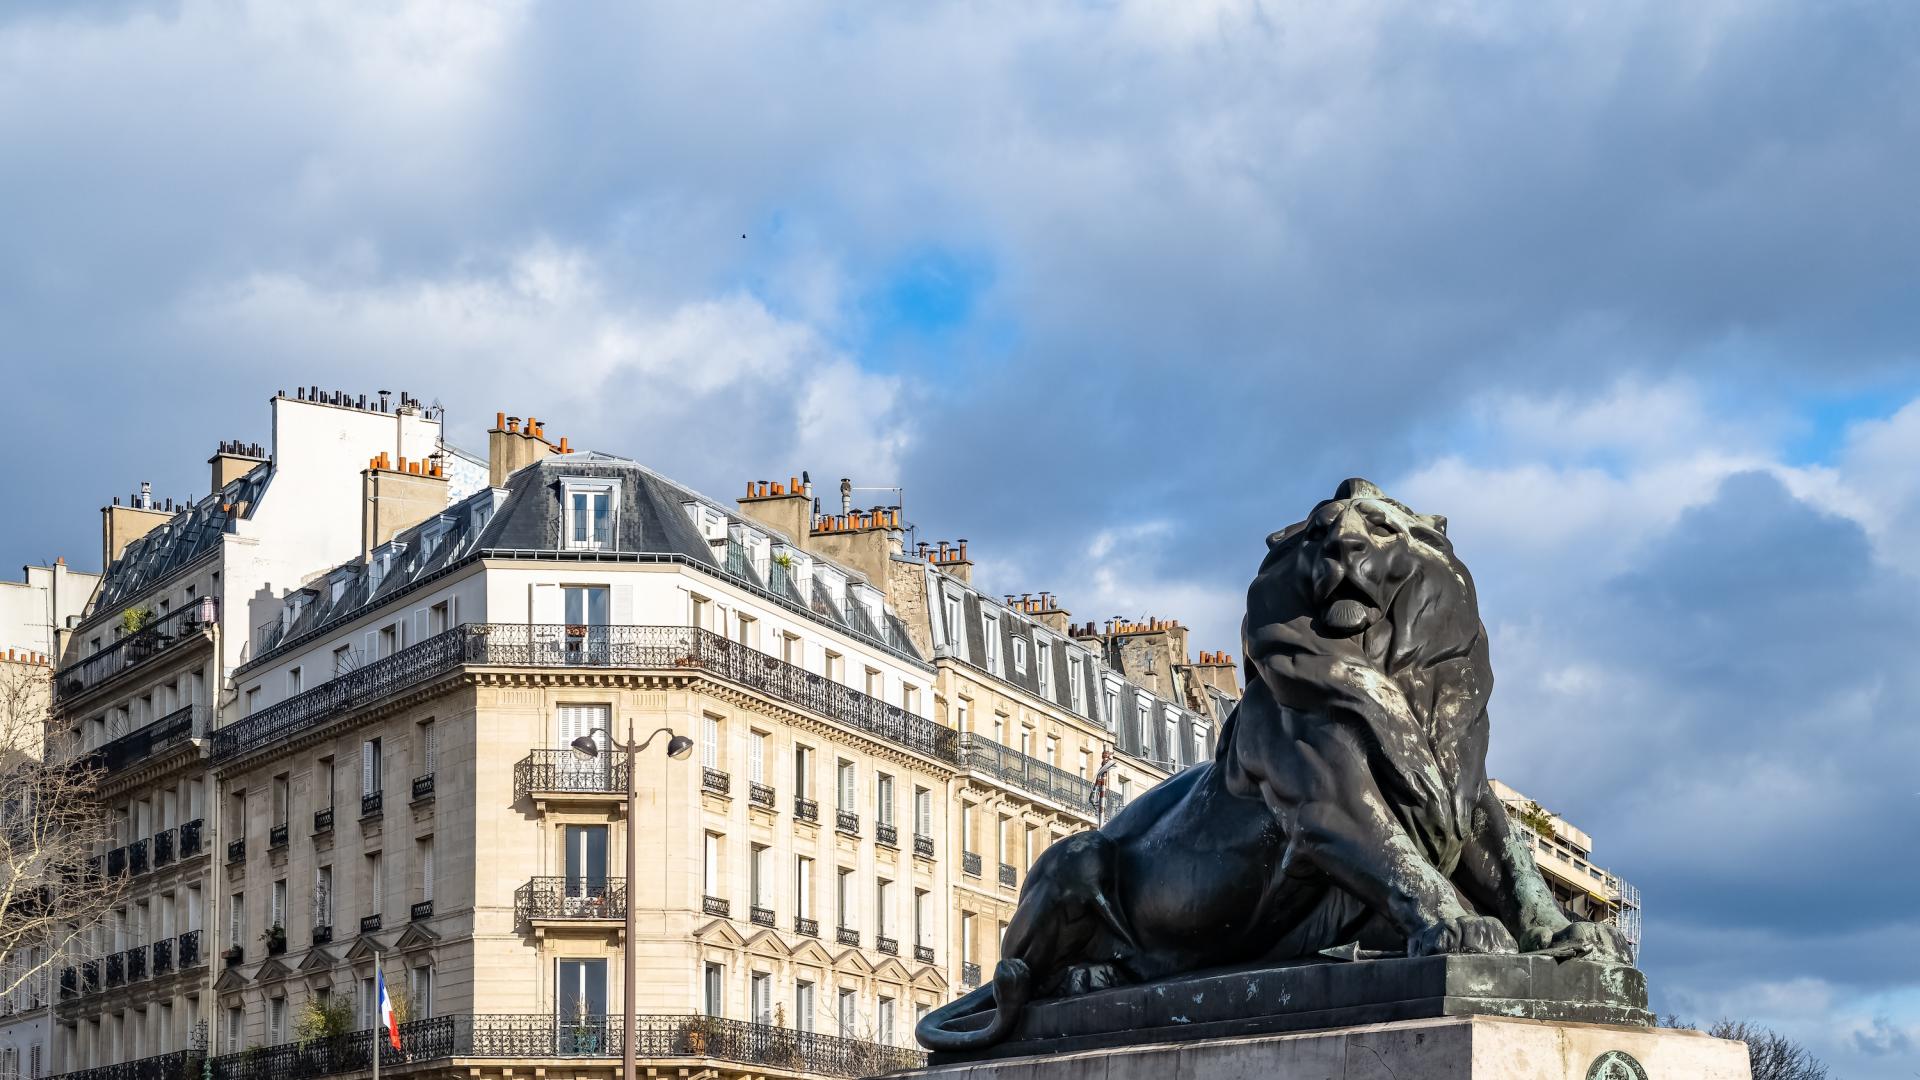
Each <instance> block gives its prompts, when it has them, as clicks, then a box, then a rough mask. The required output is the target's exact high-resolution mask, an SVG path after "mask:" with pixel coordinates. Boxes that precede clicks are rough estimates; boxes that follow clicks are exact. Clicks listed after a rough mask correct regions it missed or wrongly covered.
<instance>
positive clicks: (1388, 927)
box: [917, 480, 1629, 1050]
mask: <svg viewBox="0 0 1920 1080" xmlns="http://www.w3.org/2000/svg"><path fill="white" fill-rule="evenodd" d="M1267 548H1268V550H1267V555H1266V558H1265V560H1264V561H1263V562H1262V563H1261V565H1260V572H1259V574H1258V575H1257V576H1255V578H1254V580H1253V584H1252V586H1251V587H1250V588H1249V589H1248V591H1247V615H1246V621H1245V623H1244V625H1243V629H1242V638H1243V642H1244V648H1245V654H1246V679H1247V692H1246V696H1245V697H1244V698H1243V699H1242V700H1241V701H1240V703H1239V705H1238V706H1237V707H1236V708H1235V709H1234V711H1233V713H1232V715H1231V716H1229V717H1228V719H1227V721H1226V723H1224V724H1223V725H1222V726H1221V731H1220V738H1219V744H1218V747H1217V749H1216V751H1215V753H1214V757H1213V760H1212V761H1209V762H1205V763H1202V764H1199V765H1196V766H1194V767H1192V768H1190V769H1187V770H1186V771H1184V772H1182V773H1180V774H1178V775H1176V776H1174V777H1172V778H1171V779H1169V780H1167V782H1165V783H1163V784H1161V785H1159V786H1158V787H1155V788H1154V789H1152V790H1151V791H1148V792H1147V793H1146V794H1144V795H1143V796H1141V797H1140V798H1138V799H1136V800H1135V801H1134V802H1133V803H1131V804H1130V805H1128V806H1127V807H1126V808H1125V809H1124V810H1122V811H1121V812H1120V813H1119V814H1117V815H1116V816H1115V817H1114V819H1113V820H1112V821H1110V822H1108V823H1107V824H1106V825H1105V826H1103V827H1102V828H1100V829H1099V830H1098V831H1095V832H1083V833H1079V834H1076V835H1074V836H1070V837H1067V838H1065V839H1063V840H1061V841H1059V842H1058V843H1056V844H1054V845H1052V846H1051V847H1049V848H1048V849H1047V850H1046V851H1045V852H1044V853H1042V854H1041V856H1040V857H1039V858H1038V859H1036V860H1035V861H1034V865H1033V868H1032V871H1031V872H1030V873H1029V875H1028V878H1027V882H1026V885H1025V887H1024V888H1023V889H1022V891H1021V894H1020V903H1019V906H1018V908H1017V909H1016V911H1015V912H1014V916H1013V919H1012V920H1011V921H1010V922H1009V923H1008V925H1007V929H1006V933H1005V936H1004V938H1003V941H1002V945H1001V952H1002V957H1003V958H1002V959H1001V961H1000V963H999V964H998V966H997V967H996V968H995V971H994V975H993V979H992V981H991V982H990V983H989V984H988V985H986V986H982V987H980V988H979V989H976V990H974V991H972V992H971V993H968V994H966V995H964V996H962V997H960V998H957V999H956V1000H954V1001H953V1002H951V1003H949V1004H947V1005H945V1006H942V1007H941V1008H939V1009H937V1010H935V1011H933V1012H932V1013H930V1014H928V1016H927V1017H926V1018H925V1019H924V1020H922V1021H921V1023H920V1025H919V1027H918V1029H917V1034H918V1036H919V1039H920V1042H921V1043H922V1044H923V1045H925V1046H927V1047H928V1048H929V1049H933V1050H970V1049H979V1048H983V1047H987V1046H991V1045H993V1044H995V1043H997V1042H1000V1041H1002V1040H1004V1039H1005V1038H1007V1037H1008V1036H1009V1035H1010V1034H1012V1033H1013V1031H1014V1030H1015V1028H1016V1027H1017V1024H1018V1021H1019V1016H1020V1012H1021V1010H1022V1008H1023V1007H1024V1006H1025V1004H1026V1003H1027V1002H1028V1001H1029V1000H1030V999H1032V998H1034V997H1059V996H1067V995H1074V994H1082V993H1086V992H1088V991H1092V990H1098V989H1102V988H1105V987H1108V986H1115V985H1121V984H1127V983H1142V982H1151V981H1155V980H1159V979H1164V978H1167V977H1169V976H1174V975H1180V974H1185V973H1189V972H1195V971H1201V970H1205V969H1211V968H1226V967H1232V966H1236V965H1242V966H1243V965H1249V964H1262V963H1266V964H1273V963H1286V962H1290V961H1292V962H1298V961H1302V960H1313V959H1319V958H1320V954H1321V952H1322V951H1323V950H1327V949H1333V948H1340V947H1342V946H1348V945H1355V944H1357V945H1358V946H1359V947H1360V948H1361V949H1368V950H1385V951H1389V952H1392V953H1396V954H1397V953H1400V952H1404V953H1405V954H1406V955H1407V956H1428V955H1432V954H1436V953H1511V952H1546V953H1550V954H1553V955H1555V956H1559V957H1568V956H1575V955H1583V954H1590V955H1591V958H1593V959H1600V960H1611V961H1618V962H1626V961H1627V960H1628V959H1629V952H1628V949H1627V945H1626V942H1625V940H1624V939H1623V938H1622V937H1621V936H1620V934H1619V933H1618V932H1617V931H1616V930H1615V929H1614V928H1613V927H1612V926H1609V925H1606V924H1602V923H1591V922H1582V921H1575V920H1572V919H1570V918H1568V916H1567V915H1566V914H1565V913H1564V912H1562V911H1561V910H1560V907H1559V905H1557V904H1556V903H1555V902H1554V899H1553V894H1552V893H1551V892H1550V891H1549V889H1548V887H1547V884H1546V882H1545V880H1543V879H1542V878H1541V876H1540V870H1539V868H1538V867H1537V866H1535V865H1534V861H1533V856H1532V854H1531V851H1530V849H1529V847H1528V845H1527V844H1526V843H1525V842H1524V841H1521V840H1518V839H1516V838H1513V837H1511V836H1510V835H1509V824H1508V821H1507V814H1506V809H1505V808H1504V807H1503V806H1502V805H1501V804H1500V801H1499V800H1498V799H1497V798H1495V797H1494V796H1493V794H1492V792H1491V791H1490V789H1489V788H1488V786H1487V775H1486V768H1487V763H1486V757H1487V696H1488V694H1489V693H1490V692H1491V691H1492V689H1493V671H1492V668H1491V667H1490V666H1489V664H1488V662H1487V634H1486V629H1485V628H1484V627H1483V626H1482V625H1481V623H1480V612H1479V602H1478V600H1477V598H1476V597H1475V595H1474V587H1473V579H1472V577H1471V576H1469V575H1468V573H1467V568H1466V567H1465V566H1463V565H1462V564H1461V563H1460V560H1459V559H1458V558H1456V557H1455V555H1454V552H1453V546H1452V543H1451V542H1450V541H1449V540H1448V539H1447V535H1446V521H1445V519H1443V518H1440V517H1438V516H1432V515H1422V514H1417V513H1415V512H1413V511H1412V510H1410V509H1408V508H1407V507H1405V506H1403V505H1401V504H1400V503H1398V502H1395V501H1394V500H1392V499H1389V498H1387V497H1386V495H1385V494H1384V493H1382V492H1381V491H1380V489H1379V488H1377V487H1375V486H1374V485H1372V484H1370V483H1368V482H1367V481H1365V480H1348V481H1346V482H1345V483H1343V484H1341V485H1340V487H1339V489H1338V490H1337V491H1336V492H1335V493H1334V496H1333V498H1331V499H1328V500H1327V501H1325V502H1322V503H1320V504H1319V505H1318V506H1316V507H1314V508H1313V512H1312V513H1310V514H1308V515H1307V518H1306V520H1305V521H1302V522H1300V523H1298V524H1296V525H1292V526H1289V527H1288V528H1286V529H1284V530H1282V531H1280V532H1277V533H1274V534H1273V535H1271V536H1269V537H1268V538H1267Z"/></svg>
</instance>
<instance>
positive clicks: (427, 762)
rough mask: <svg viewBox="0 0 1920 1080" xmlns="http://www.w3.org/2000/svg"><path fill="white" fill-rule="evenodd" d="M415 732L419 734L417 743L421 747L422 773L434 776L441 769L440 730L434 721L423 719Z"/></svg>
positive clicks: (422, 774)
mask: <svg viewBox="0 0 1920 1080" xmlns="http://www.w3.org/2000/svg"><path fill="white" fill-rule="evenodd" d="M415 734H416V735H418V736H419V741H418V742H417V743H416V745H417V746H419V747H420V775H421V776H432V775H433V774H434V773H436V772H438V771H439V770H440V730H439V729H438V728H436V727H434V724H433V721H431V720H422V721H420V723H419V724H418V725H417V729H416V731H415Z"/></svg>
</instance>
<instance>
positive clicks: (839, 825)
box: [833, 810, 860, 836]
mask: <svg viewBox="0 0 1920 1080" xmlns="http://www.w3.org/2000/svg"><path fill="white" fill-rule="evenodd" d="M833 828H834V831H835V832H843V833H846V834H847V835H848V836H859V835H860V815H859V814H856V813H853V812H852V811H849V810H839V811H835V813H834V815H833Z"/></svg>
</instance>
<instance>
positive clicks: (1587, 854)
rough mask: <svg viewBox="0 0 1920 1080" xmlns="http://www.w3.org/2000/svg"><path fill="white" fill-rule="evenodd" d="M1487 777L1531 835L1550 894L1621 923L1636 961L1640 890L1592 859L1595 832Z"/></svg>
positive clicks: (1582, 912) (1585, 913)
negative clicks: (1591, 833) (1577, 825)
mask: <svg viewBox="0 0 1920 1080" xmlns="http://www.w3.org/2000/svg"><path fill="white" fill-rule="evenodd" d="M1490 783H1492V785H1493V793H1494V794H1495V795H1497V796H1499V798H1500V801H1501V802H1502V803H1504V804H1505V805H1506V808H1507V815H1508V817H1509V818H1510V819H1511V820H1512V821H1513V823H1514V824H1515V825H1518V826H1520V827H1522V828H1524V829H1526V830H1527V831H1528V834H1529V835H1530V836H1531V837H1532V839H1533V859H1534V862H1536V863H1538V864H1539V866H1540V872H1541V874H1542V875H1543V876H1544V877H1545V878H1546V879H1547V885H1548V886H1549V887H1551V888H1552V889H1553V895H1554V899H1556V900H1558V901H1559V902H1560V906H1561V907H1562V908H1564V909H1565V910H1566V912H1567V913H1568V914H1569V915H1573V916H1576V917H1578V918H1582V919H1591V920H1594V921H1596V922H1610V923H1612V924H1614V925H1615V926H1617V927H1619V928H1620V932H1621V933H1622V934H1624V935H1625V936H1626V939H1627V942H1628V944H1629V945H1630V946H1631V947H1632V950H1633V957H1634V960H1635V962H1636V963H1637V962H1638V960H1639V957H1640V890H1639V889H1636V888H1634V887H1633V885H1632V884H1631V883H1630V882H1628V881H1626V880H1625V879H1624V878H1621V877H1619V876H1618V875H1616V874H1612V873H1609V872H1608V871H1607V870H1606V868H1605V867H1602V866H1598V865H1596V864H1595V863H1594V862H1593V855H1592V852H1593V838H1592V837H1591V836H1588V835H1587V833H1586V832H1585V831H1583V830H1581V829H1580V828H1578V827H1576V826H1575V825H1574V824H1573V823H1572V822H1570V821H1568V820H1567V819H1565V818H1563V817H1561V816H1560V815H1558V814H1556V813H1553V812H1552V811H1550V810H1547V809H1546V808H1544V807H1542V806H1541V805H1540V804H1539V803H1538V802H1535V801H1534V800H1532V799H1530V798H1528V797H1527V796H1525V795H1522V794H1521V793H1520V792H1518V791H1515V790H1514V789H1513V788H1511V787H1509V786H1507V785H1506V784H1503V783H1501V782H1500V781H1499V780H1493V781H1490Z"/></svg>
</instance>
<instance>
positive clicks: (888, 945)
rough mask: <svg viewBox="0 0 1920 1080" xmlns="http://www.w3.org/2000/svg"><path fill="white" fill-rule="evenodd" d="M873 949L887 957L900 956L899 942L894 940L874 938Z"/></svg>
mask: <svg viewBox="0 0 1920 1080" xmlns="http://www.w3.org/2000/svg"><path fill="white" fill-rule="evenodd" d="M873 947H874V948H875V949H878V950H879V951H881V952H883V953H886V954H887V955H888V956H899V955H900V942H899V941H897V940H895V939H894V938H890V937H886V936H884V935H875V936H874V939H873Z"/></svg>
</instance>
